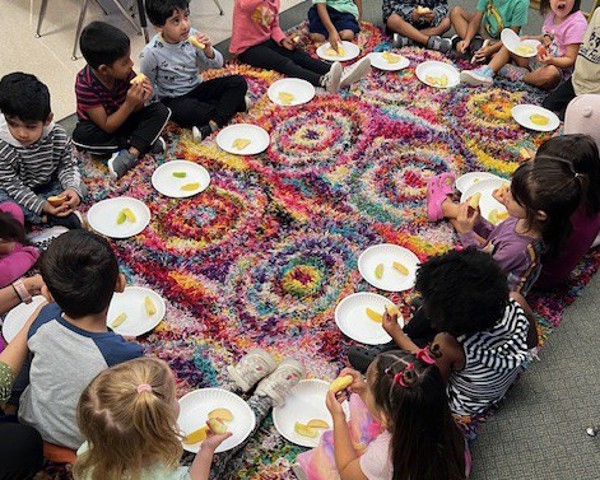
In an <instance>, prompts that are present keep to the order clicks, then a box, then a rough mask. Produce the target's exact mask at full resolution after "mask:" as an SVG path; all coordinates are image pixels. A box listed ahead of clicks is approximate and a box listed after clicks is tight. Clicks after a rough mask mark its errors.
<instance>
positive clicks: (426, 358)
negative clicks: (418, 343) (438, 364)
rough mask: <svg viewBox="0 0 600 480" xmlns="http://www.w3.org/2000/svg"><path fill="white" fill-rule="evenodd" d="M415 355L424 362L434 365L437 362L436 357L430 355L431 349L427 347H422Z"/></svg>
mask: <svg viewBox="0 0 600 480" xmlns="http://www.w3.org/2000/svg"><path fill="white" fill-rule="evenodd" d="M415 357H416V358H417V359H418V360H421V361H422V362H425V363H427V364H429V365H433V364H434V363H435V358H433V357H432V356H431V355H429V349H428V348H427V347H425V348H422V349H421V350H419V351H418V352H417V353H415Z"/></svg>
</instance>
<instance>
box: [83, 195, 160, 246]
mask: <svg viewBox="0 0 600 480" xmlns="http://www.w3.org/2000/svg"><path fill="white" fill-rule="evenodd" d="M124 208H129V209H130V210H131V211H132V212H133V213H134V215H135V216H136V221H135V222H130V221H129V220H125V222H123V223H122V224H121V225H118V224H117V217H118V216H119V212H120V211H121V210H123V209H124ZM87 220H88V223H89V224H90V227H92V228H93V229H94V230H95V231H96V232H98V233H99V234H101V235H106V236H107V237H111V238H129V237H132V236H134V235H137V234H138V233H140V232H141V231H143V230H144V228H146V227H147V226H148V224H149V223H150V210H148V207H147V206H146V205H145V204H144V203H143V202H140V201H139V200H136V199H135V198H131V197H117V198H109V199H108V200H102V201H101V202H98V203H96V204H94V205H93V206H92V208H90V209H89V210H88V213H87Z"/></svg>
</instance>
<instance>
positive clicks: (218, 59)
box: [140, 0, 248, 142]
mask: <svg viewBox="0 0 600 480" xmlns="http://www.w3.org/2000/svg"><path fill="white" fill-rule="evenodd" d="M189 4H190V2H189V0H169V1H164V0H148V1H146V13H147V15H148V19H149V20H150V22H151V23H152V25H154V27H155V28H156V29H157V30H158V32H159V33H158V34H157V35H155V36H154V37H153V38H152V39H151V40H150V42H149V43H148V44H147V45H146V46H145V47H144V49H143V50H142V51H141V53H140V60H141V62H142V63H141V70H142V73H144V74H145V75H146V76H147V77H148V78H149V79H150V81H151V82H152V83H153V84H154V87H155V92H156V94H157V96H158V98H159V99H160V101H161V102H162V103H163V104H165V105H166V106H167V107H168V108H170V109H171V112H172V113H173V117H172V118H173V121H174V122H176V123H177V124H178V125H180V126H182V127H184V128H192V132H193V135H194V140H195V141H196V142H201V141H202V140H204V139H205V138H206V137H208V136H209V135H211V134H212V133H213V132H214V131H216V130H217V129H219V128H222V127H224V126H225V125H226V124H227V123H228V122H229V121H230V120H231V119H232V118H233V116H234V115H235V114H236V113H237V112H244V111H246V108H247V106H246V99H245V96H246V90H247V89H248V85H247V84H246V80H244V77H242V76H241V75H226V76H224V77H219V78H213V79H212V80H205V81H204V80H202V79H201V77H200V76H198V73H199V72H202V70H205V69H207V68H221V67H222V66H223V55H221V52H219V51H218V50H217V49H215V48H214V47H213V45H212V42H211V41H210V38H209V37H208V36H207V35H206V34H204V33H201V32H199V31H198V30H196V29H194V28H191V25H190V21H189V15H190V9H189V6H190V5H189ZM192 42H196V44H194V43H192Z"/></svg>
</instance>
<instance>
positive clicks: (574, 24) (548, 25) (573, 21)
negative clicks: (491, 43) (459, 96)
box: [460, 0, 587, 90]
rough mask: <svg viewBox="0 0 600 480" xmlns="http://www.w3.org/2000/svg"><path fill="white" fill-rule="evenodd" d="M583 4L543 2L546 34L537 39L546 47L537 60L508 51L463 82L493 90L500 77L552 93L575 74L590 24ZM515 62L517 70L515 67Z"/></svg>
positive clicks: (555, 0) (575, 0)
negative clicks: (581, 6)
mask: <svg viewBox="0 0 600 480" xmlns="http://www.w3.org/2000/svg"><path fill="white" fill-rule="evenodd" d="M580 3H581V0H541V2H540V11H541V12H542V13H545V14H546V17H545V18H544V25H543V27H542V34H541V35H540V36H539V37H528V38H537V39H538V40H539V41H540V42H541V43H542V45H540V47H539V48H538V54H537V57H535V58H533V59H529V58H524V57H520V56H518V55H515V54H514V53H511V52H510V51H509V50H508V49H507V48H506V47H502V48H501V49H500V51H499V52H498V53H497V54H496V55H494V57H493V58H492V61H491V62H490V63H489V65H484V66H483V67H480V68H477V69H475V70H465V71H463V72H461V74H460V79H461V81H462V82H463V83H467V84H469V85H480V86H484V87H490V86H491V85H492V84H493V83H494V76H495V75H496V74H497V73H500V74H501V75H504V76H506V77H508V78H509V79H510V80H512V81H514V82H517V81H523V82H525V83H527V84H529V85H533V86H534V87H538V88H542V89H544V90H552V89H553V88H555V87H556V86H557V85H558V84H559V83H560V82H561V81H565V80H567V79H568V78H569V77H570V76H571V73H573V66H574V65H575V59H576V58H577V53H578V52H579V45H581V42H582V41H583V36H584V34H585V30H586V28H587V21H586V19H585V17H584V16H583V14H582V13H581V11H580V10H579V6H580ZM511 61H512V62H514V63H515V64H516V65H517V67H515V66H513V65H511V64H510V63H511Z"/></svg>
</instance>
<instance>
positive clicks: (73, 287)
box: [15, 230, 142, 450]
mask: <svg viewBox="0 0 600 480" xmlns="http://www.w3.org/2000/svg"><path fill="white" fill-rule="evenodd" d="M40 270H41V273H42V278H43V279H44V281H45V282H46V285H45V286H44V287H43V288H42V293H43V295H44V296H45V297H46V299H47V300H48V301H49V302H52V303H50V304H48V305H46V306H45V307H44V308H42V310H41V311H40V313H39V315H38V316H37V318H36V319H35V320H34V322H33V324H32V326H31V327H30V328H29V331H28V334H27V345H28V347H29V351H30V352H31V355H32V359H31V366H30V368H29V369H28V370H29V371H27V369H26V368H25V369H24V371H22V372H21V376H20V377H19V379H17V382H16V385H15V390H16V393H17V394H18V393H20V391H22V388H23V387H24V386H25V385H26V388H25V391H24V392H23V395H22V396H21V400H20V404H19V421H21V422H22V423H24V424H26V425H30V426H32V427H34V428H35V429H36V430H37V431H38V432H40V434H41V435H42V437H43V438H44V440H45V441H46V442H50V443H52V444H56V445H60V446H63V447H67V448H70V449H73V450H75V449H77V448H79V446H80V445H81V443H82V442H83V438H82V436H81V433H80V432H79V428H78V427H77V422H76V418H75V414H76V406H77V401H78V400H79V396H80V395H81V392H82V391H83V390H84V389H85V387H86V386H87V385H88V384H89V383H90V381H91V380H92V379H93V378H94V377H95V376H96V375H97V374H98V373H100V372H101V371H102V370H105V369H107V368H108V367H111V366H113V365H116V364H118V363H121V362H124V361H126V360H130V359H132V358H137V357H140V356H142V348H141V346H140V345H138V344H137V343H135V342H128V341H126V340H125V339H124V338H123V337H122V336H121V335H118V334H116V333H114V332H113V331H111V330H109V329H108V327H107V326H106V315H107V313H108V306H109V304H110V301H111V299H112V297H113V294H114V292H122V291H123V289H124V287H125V276H124V275H123V274H120V273H119V266H118V264H117V259H116V258H115V255H114V253H113V251H112V249H111V247H110V245H109V243H108V242H107V241H106V240H105V239H104V238H103V237H100V236H99V235H95V234H93V233H90V232H87V231H85V230H72V231H70V232H67V233H64V234H62V235H61V236H59V237H58V238H57V239H55V240H54V241H53V242H52V244H51V245H50V247H49V248H48V250H47V251H46V253H45V254H44V256H43V257H42V261H41V266H40ZM53 302H56V303H53ZM23 374H24V375H23Z"/></svg>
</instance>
